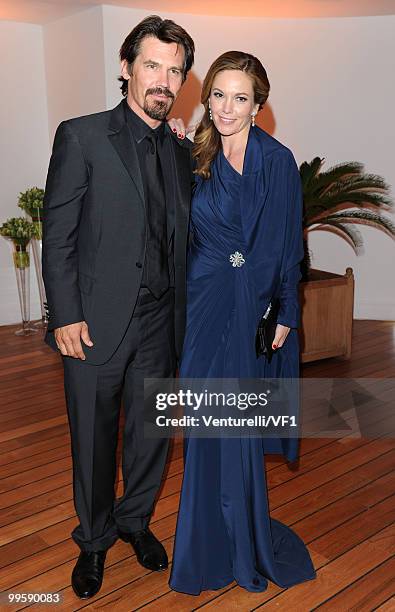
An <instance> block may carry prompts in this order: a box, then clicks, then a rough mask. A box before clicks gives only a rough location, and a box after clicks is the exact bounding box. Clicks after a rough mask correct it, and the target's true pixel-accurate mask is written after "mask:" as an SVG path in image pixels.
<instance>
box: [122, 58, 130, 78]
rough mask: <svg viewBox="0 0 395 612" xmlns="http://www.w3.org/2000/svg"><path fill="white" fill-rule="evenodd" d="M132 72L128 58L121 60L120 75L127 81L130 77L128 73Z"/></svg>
mask: <svg viewBox="0 0 395 612" xmlns="http://www.w3.org/2000/svg"><path fill="white" fill-rule="evenodd" d="M131 74H132V67H131V66H130V64H129V62H128V60H126V59H124V60H122V61H121V75H122V77H123V78H124V79H125V81H128V80H129V79H130V75H131Z"/></svg>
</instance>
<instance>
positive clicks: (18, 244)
mask: <svg viewBox="0 0 395 612" xmlns="http://www.w3.org/2000/svg"><path fill="white" fill-rule="evenodd" d="M0 235H1V236H4V238H8V239H9V240H12V242H13V243H14V245H15V251H14V263H15V266H16V267H17V268H26V267H28V266H29V264H30V261H29V253H28V251H27V245H28V244H29V242H30V239H31V238H32V237H33V236H34V235H35V227H34V224H33V223H31V222H30V221H28V220H27V219H26V218H25V217H11V218H10V219H7V221H5V222H4V223H3V224H2V225H1V226H0Z"/></svg>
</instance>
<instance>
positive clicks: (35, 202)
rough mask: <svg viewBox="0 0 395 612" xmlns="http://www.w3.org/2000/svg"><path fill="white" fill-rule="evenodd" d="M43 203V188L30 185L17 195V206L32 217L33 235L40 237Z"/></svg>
mask: <svg viewBox="0 0 395 612" xmlns="http://www.w3.org/2000/svg"><path fill="white" fill-rule="evenodd" d="M43 204H44V189H40V188H39V187H31V188H30V189H27V190H26V191H21V193H20V194H19V197H18V206H19V208H21V209H22V210H24V211H25V212H27V214H28V215H29V216H30V217H31V218H32V221H33V223H34V237H35V238H39V239H41V238H42V217H43Z"/></svg>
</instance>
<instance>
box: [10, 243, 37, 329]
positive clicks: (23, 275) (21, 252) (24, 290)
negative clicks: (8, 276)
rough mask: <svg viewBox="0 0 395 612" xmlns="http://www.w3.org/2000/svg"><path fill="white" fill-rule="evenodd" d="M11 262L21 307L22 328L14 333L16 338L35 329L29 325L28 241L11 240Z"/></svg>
mask: <svg viewBox="0 0 395 612" xmlns="http://www.w3.org/2000/svg"><path fill="white" fill-rule="evenodd" d="M12 245H13V260H14V268H15V275H16V282H17V286H18V295H19V305H20V307H21V316H22V327H21V329H18V330H17V331H16V332H15V335H16V336H30V335H31V334H35V333H37V329H35V328H34V327H32V325H31V323H30V256H29V241H27V242H26V241H21V240H18V241H16V240H13V241H12Z"/></svg>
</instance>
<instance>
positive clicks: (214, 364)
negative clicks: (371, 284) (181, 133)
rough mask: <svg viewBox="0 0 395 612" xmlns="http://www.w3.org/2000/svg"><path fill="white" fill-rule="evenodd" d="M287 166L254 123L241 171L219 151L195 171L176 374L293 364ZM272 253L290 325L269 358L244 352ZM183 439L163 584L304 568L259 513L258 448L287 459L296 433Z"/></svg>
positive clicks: (266, 286) (270, 576) (291, 198)
mask: <svg viewBox="0 0 395 612" xmlns="http://www.w3.org/2000/svg"><path fill="white" fill-rule="evenodd" d="M295 167H296V164H295V161H294V158H293V156H292V154H291V152H290V151H289V149H287V148H286V147H284V145H281V143H279V142H278V141H277V140H275V139H274V138H272V137H271V136H269V135H268V134H266V132H263V131H262V130H260V129H259V128H257V127H255V128H251V129H250V134H249V139H248V145H247V150H246V155H245V161H244V168H243V174H242V175H240V174H239V173H238V172H237V171H236V170H235V169H234V168H233V167H232V166H231V164H230V163H229V162H228V160H227V159H226V158H225V156H224V154H223V153H222V151H221V152H220V153H219V154H218V155H217V157H216V158H215V160H214V161H213V163H212V166H211V178H210V179H209V180H203V179H201V178H200V177H197V184H196V190H195V194H194V198H193V204H192V218H191V224H192V227H191V231H192V241H191V247H190V252H189V260H188V301H187V330H186V337H185V343H184V348H183V356H182V361H181V367H180V377H181V378H232V377H235V378H237V377H244V378H249V377H250V378H251V377H259V376H266V377H291V376H295V377H296V376H298V340H297V330H296V329H295V328H296V326H297V322H296V319H295V317H297V307H296V306H295V300H296V299H297V297H296V286H297V281H298V280H299V274H300V273H299V262H300V259H301V255H302V247H301V243H300V240H301V231H300V230H301V227H300V223H299V221H300V219H299V218H300V217H301V211H300V182H299V183H298V181H300V179H299V175H298V171H297V168H296V170H295ZM289 207H291V209H292V210H291V209H290V212H289ZM292 215H294V217H293V216H292ZM290 225H292V227H290ZM298 232H299V233H300V236H299V234H298ZM299 238H300V240H299ZM265 245H266V246H267V249H265ZM235 251H239V252H241V253H242V254H243V256H244V259H245V263H244V264H243V265H242V266H240V267H233V266H232V264H231V263H230V261H229V256H230V254H232V253H234V252H235ZM284 253H285V257H283V254H284ZM276 254H277V255H278V261H279V262H280V261H282V262H284V261H285V264H284V265H283V264H281V265H282V267H283V269H284V272H285V275H284V279H285V280H284V283H283V289H282V297H283V304H284V305H283V308H282V311H280V317H279V319H278V320H279V321H280V322H283V323H284V324H287V323H289V326H294V327H295V328H294V329H292V330H291V331H290V333H289V335H288V338H287V340H286V343H285V344H284V347H283V348H282V349H281V350H280V351H278V354H275V355H274V357H273V360H272V362H271V364H270V366H269V364H268V363H267V362H266V359H265V358H263V357H261V358H260V359H257V358H256V356H255V352H254V337H255V330H256V326H257V322H258V319H259V316H260V314H261V313H262V312H264V310H263V308H264V305H265V304H267V301H268V300H267V298H269V299H270V295H271V289H272V287H273V282H274V280H275V277H276V270H277V272H278V269H279V268H276V266H277V260H276V257H277V255H276ZM279 265H280V264H279ZM184 450H185V453H184V458H185V466H184V479H183V485H182V492H181V501H180V509H179V515H178V522H177V530H176V539H175V547H174V556H173V565H172V570H171V576H170V581H169V584H170V587H171V588H172V589H174V590H175V591H180V592H184V593H190V594H193V595H198V594H199V593H200V592H201V591H203V590H206V589H210V590H211V589H219V588H221V587H224V586H225V585H227V584H229V583H230V582H232V581H233V580H236V581H237V583H238V584H239V585H240V586H241V587H244V588H245V589H247V590H249V591H264V590H265V589H266V588H267V584H268V582H267V581H268V580H271V581H273V582H275V583H276V584H277V585H279V586H281V587H290V586H292V585H295V584H298V583H300V582H303V581H305V580H311V579H313V578H314V577H315V570H314V567H313V565H312V562H311V559H310V556H309V553H308V551H307V549H306V547H305V545H304V543H303V541H302V540H301V539H300V538H299V537H298V536H297V534H296V533H295V532H293V531H292V530H291V529H290V528H289V527H287V526H286V525H284V524H282V523H280V522H279V521H277V520H274V519H270V517H269V508H268V498H267V488H266V479H265V466H264V454H265V452H266V453H267V452H269V453H282V454H284V455H285V456H286V457H287V458H288V459H289V460H294V459H295V458H296V456H297V440H290V439H288V440H279V439H273V440H272V439H265V438H253V437H250V438H216V439H202V438H192V437H191V438H189V439H186V440H185V449H184Z"/></svg>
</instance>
